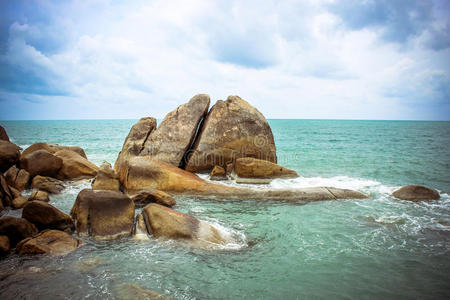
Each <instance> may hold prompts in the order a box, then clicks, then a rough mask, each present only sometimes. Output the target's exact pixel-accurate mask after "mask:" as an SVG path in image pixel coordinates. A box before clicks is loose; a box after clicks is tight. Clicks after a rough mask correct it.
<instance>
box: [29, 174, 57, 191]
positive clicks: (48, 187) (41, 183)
mask: <svg viewBox="0 0 450 300" xmlns="http://www.w3.org/2000/svg"><path fill="white" fill-rule="evenodd" d="M31 187H32V188H33V189H38V190H41V191H46V192H48V193H51V194H59V193H61V192H62V191H63V190H64V189H65V186H64V182H62V181H61V180H58V179H55V178H52V177H46V176H40V175H37V176H35V177H34V178H33V181H32V182H31Z"/></svg>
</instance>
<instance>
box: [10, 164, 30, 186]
mask: <svg viewBox="0 0 450 300" xmlns="http://www.w3.org/2000/svg"><path fill="white" fill-rule="evenodd" d="M5 178H6V182H8V184H9V185H10V186H12V187H14V188H16V189H17V190H19V191H23V190H24V189H25V188H26V187H27V185H28V182H29V181H30V174H29V173H28V172H27V171H26V170H24V169H18V168H17V167H16V166H12V167H11V168H9V169H8V171H6V173H5Z"/></svg>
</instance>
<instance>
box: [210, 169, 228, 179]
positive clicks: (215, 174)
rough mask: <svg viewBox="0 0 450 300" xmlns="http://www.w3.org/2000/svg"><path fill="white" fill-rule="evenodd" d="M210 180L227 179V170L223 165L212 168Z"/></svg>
mask: <svg viewBox="0 0 450 300" xmlns="http://www.w3.org/2000/svg"><path fill="white" fill-rule="evenodd" d="M209 179H210V180H227V179H228V177H227V172H226V171H225V169H224V168H222V167H221V166H215V167H214V169H212V171H211V173H209Z"/></svg>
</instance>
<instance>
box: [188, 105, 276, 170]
mask: <svg viewBox="0 0 450 300" xmlns="http://www.w3.org/2000/svg"><path fill="white" fill-rule="evenodd" d="M240 157H254V158H258V159H263V160H268V161H271V162H274V163H276V162H277V156H276V149H275V143H274V139H273V134H272V130H271V129H270V126H269V123H267V121H266V118H264V116H263V115H262V114H261V113H260V112H259V111H258V110H257V109H256V108H254V107H253V106H251V105H250V104H248V103H247V102H246V101H245V100H243V99H241V98H239V97H238V96H230V97H228V99H227V100H226V101H222V100H219V101H217V103H216V104H215V105H214V106H213V107H212V108H211V110H210V112H209V113H208V115H207V116H206V118H205V120H204V122H203V124H202V126H201V129H200V132H199V134H198V136H197V139H196V141H195V143H194V146H193V148H192V151H191V153H190V154H189V155H188V161H187V165H186V170H188V171H191V172H209V171H211V169H212V168H213V167H214V166H215V165H219V166H221V167H223V168H224V169H225V168H226V166H227V164H229V163H233V162H234V161H235V159H236V158H240Z"/></svg>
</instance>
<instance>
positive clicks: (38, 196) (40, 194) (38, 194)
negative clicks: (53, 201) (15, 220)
mask: <svg viewBox="0 0 450 300" xmlns="http://www.w3.org/2000/svg"><path fill="white" fill-rule="evenodd" d="M28 201H43V202H49V201H50V197H49V196H48V193H47V192H45V191H40V190H34V191H33V192H32V193H31V195H30V197H28Z"/></svg>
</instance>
